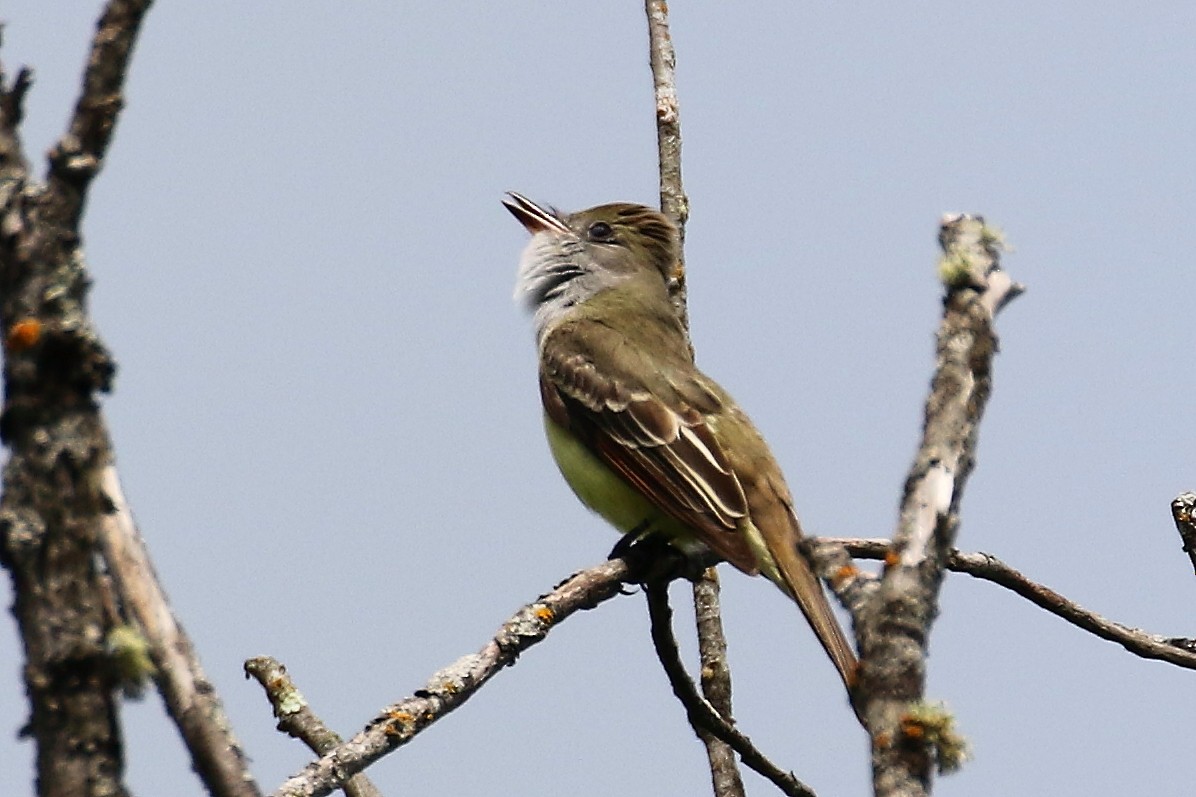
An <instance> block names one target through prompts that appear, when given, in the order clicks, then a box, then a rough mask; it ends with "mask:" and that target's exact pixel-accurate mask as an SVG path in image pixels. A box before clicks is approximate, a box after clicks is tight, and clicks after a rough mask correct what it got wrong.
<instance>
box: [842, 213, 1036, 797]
mask: <svg viewBox="0 0 1196 797" xmlns="http://www.w3.org/2000/svg"><path fill="white" fill-rule="evenodd" d="M939 242H940V244H941V246H942V249H943V256H942V259H941V260H940V275H941V276H942V278H943V281H944V284H945V285H946V286H947V294H946V297H945V299H944V302H943V306H944V312H943V319H942V323H941V324H940V327H939V331H938V336H937V364H936V368H935V374H934V378H933V380H932V382H931V389H930V395H929V397H928V398H927V400H926V410H925V421H924V425H923V434H922V442H921V445H920V446H919V450H918V453H917V456H916V457H915V459H914V463H913V465H912V467H911V468H910V472H909V475H908V477H907V478H906V481H905V490H904V498H903V500H902V504H901V513H900V521H899V523H898V528H897V533H896V535H895V536H894V538H893V542H892V545H891V548H890V553H889V555H888V556H886V558H885V569H884V573H883V575H882V577H881V578H880V579H879V581H874V580H865V579H861V578H858V577H854V574H853V573H851V572H850V569H849V567H848V566H847V565H843V566H841V567H840V568H839V571H838V573H837V575H838V576H839V577H838V578H833V579H832V588H834V589H835V590H836V594H838V595H839V596H840V599H850V600H848V602H847V605H848V607H849V609H850V610H851V612H852V617H853V619H854V621H855V629H856V635H857V637H858V639H859V643H860V651H861V654H862V655H861V665H860V681H859V687H858V693H857V704H858V705H859V706H860V707H861V709H862V713H863V715H864V718H865V720H866V724H867V726H868V729H869V732H870V733H871V735H872V772H873V788H874V790H875V793H876V794H877V795H878V797H893V796H895V795H903V796H905V797H914V796H915V795H923V794H927V793H929V791H930V784H931V775H932V765H933V764H934V763H935V756H936V754H937V751H936V750H935V749H934V748H933V746H932V745H931V744H930V742H929V740H928V738H927V737H926V736H925V735H922V734H917V733H912V732H911V729H912V727H913V726H911V724H910V723H909V721H908V720H909V718H910V717H911V713H910V712H911V710H912V709H913V707H914V706H915V705H916V704H918V703H919V701H921V700H922V698H923V694H924V689H925V679H926V660H925V655H926V642H927V639H928V638H929V634H930V627H931V624H932V623H933V621H934V618H935V616H936V614H937V612H938V593H939V587H940V585H941V583H942V573H943V568H944V566H945V564H946V560H947V552H948V551H949V550H950V549H951V547H952V544H953V543H954V540H955V533H956V530H957V528H958V526H959V504H960V500H961V498H962V496H963V490H964V486H965V484H966V482H967V477H968V475H969V474H970V473H971V470H972V466H973V464H974V458H975V446H976V438H977V436H978V432H979V423H980V419H981V417H982V416H983V414H984V407H985V404H986V403H987V401H988V396H989V391H990V389H991V367H992V358H993V354H994V353H995V351H996V348H997V340H996V334H995V332H994V331H993V326H992V322H993V314H994V313H995V312H996V310H997V309H999V308H1000V307H1002V306H1003V305H1004V304H1005V303H1006V302H1007V301H1008V300H1009V299H1010V298H1012V296H1014V295H1016V294H1017V293H1020V292H1021V290H1022V287H1021V286H1020V285H1016V284H1015V283H1013V282H1012V281H1011V280H1009V278H1008V277H1007V276H1006V275H1005V274H1004V273H1002V272H1001V271H1000V265H999V262H998V256H999V252H1000V249H1001V241H1000V238H999V235H997V234H995V233H994V231H993V230H992V229H991V228H989V227H988V226H986V225H985V224H984V220H983V219H981V218H979V217H974V216H967V215H958V216H948V217H945V218H944V219H943V223H942V227H941V230H940V234H939Z"/></svg>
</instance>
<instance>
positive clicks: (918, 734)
mask: <svg viewBox="0 0 1196 797" xmlns="http://www.w3.org/2000/svg"><path fill="white" fill-rule="evenodd" d="M901 735H902V736H904V737H905V738H907V739H923V738H925V736H926V728H925V726H923V725H922V723H921V722H920V721H918V720H917V719H915V718H913V717H911V716H910V715H908V714H906V715H905V716H904V717H902V718H901Z"/></svg>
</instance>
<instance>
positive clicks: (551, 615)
mask: <svg viewBox="0 0 1196 797" xmlns="http://www.w3.org/2000/svg"><path fill="white" fill-rule="evenodd" d="M533 614H535V615H536V619H537V620H539V621H540V622H542V623H549V622H552V620H553V619H555V618H556V612H554V611H553V610H552V609H550V608H548V607H547V606H537V607H536V608H535V609H534V610H533Z"/></svg>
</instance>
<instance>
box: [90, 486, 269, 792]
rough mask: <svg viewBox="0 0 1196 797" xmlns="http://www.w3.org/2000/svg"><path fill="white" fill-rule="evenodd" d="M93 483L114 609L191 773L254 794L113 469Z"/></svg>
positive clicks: (209, 784) (214, 788)
mask: <svg viewBox="0 0 1196 797" xmlns="http://www.w3.org/2000/svg"><path fill="white" fill-rule="evenodd" d="M100 488H101V489H102V490H103V492H104V494H105V495H106V496H107V497H108V500H109V501H110V502H111V507H112V510H111V512H109V513H108V514H106V515H104V516H103V517H102V518H101V519H100V526H99V535H98V541H99V544H100V548H101V550H102V551H103V555H104V561H105V562H106V563H107V564H108V569H109V572H110V573H111V574H112V577H113V579H114V581H115V582H116V589H117V592H118V594H119V596H120V601H121V606H122V608H123V609H124V611H125V612H126V613H127V614H128V615H129V616H130V618H131V619H132V620H133V621H135V622H136V623H137V626H138V627H139V628H140V630H141V633H142V634H143V635H144V636H145V639H146V641H147V642H148V643H149V649H150V656H151V657H152V659H153V661H154V664H155V665H156V669H157V682H158V688H159V690H160V691H161V692H162V700H163V702H164V703H165V704H166V711H167V713H168V714H169V715H170V718H171V719H172V720H174V723H175V725H176V726H177V727H178V729H179V733H180V734H181V735H182V737H183V742H184V743H185V744H186V746H187V750H188V752H189V753H190V754H191V762H192V765H193V766H194V768H195V772H196V774H198V775H199V777H200V779H201V780H202V781H203V783H204V786H205V787H206V788H207V790H208V792H209V793H210V794H213V795H217V797H255V796H256V795H258V794H260V793H261V792H260V791H259V789H258V787H257V784H256V783H255V782H254V780H253V777H252V776H251V775H250V774H249V768H248V762H247V760H246V758H245V754H244V752H243V751H242V749H241V746H240V743H239V742H238V741H237V739H236V738H235V737H234V736H233V732H232V727H231V724H230V723H229V721H228V716H227V715H226V714H225V713H224V706H223V705H221V703H220V696H219V695H218V694H217V693H216V689H215V687H213V686H212V684H211V682H210V681H209V680H208V679H207V676H206V675H205V674H204V671H203V667H202V666H200V663H199V656H198V654H197V653H196V652H195V647H194V646H193V645H192V644H191V639H190V638H189V637H188V636H187V634H186V632H185V631H183V629H182V626H181V625H180V624H179V622H178V620H177V619H176V618H175V616H174V613H173V612H172V611H171V609H170V604H169V602H168V601H167V599H166V594H165V592H164V591H163V589H162V586H161V584H160V583H159V582H158V575H157V573H156V572H155V570H154V566H153V562H152V561H151V560H150V557H149V551H148V550H147V549H146V547H145V541H144V540H143V539H142V537H141V534H140V533H139V532H138V530H137V526H136V524H135V523H134V521H133V514H132V512H130V511H129V506H128V504H127V502H126V501H125V497H124V493H123V491H122V490H121V486H120V478H119V477H118V475H117V473H116V468H115V467H114V466H112V465H109V466H108V467H106V468H104V469H103V473H102V476H101V482H100Z"/></svg>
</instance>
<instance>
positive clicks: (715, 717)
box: [644, 581, 814, 797]
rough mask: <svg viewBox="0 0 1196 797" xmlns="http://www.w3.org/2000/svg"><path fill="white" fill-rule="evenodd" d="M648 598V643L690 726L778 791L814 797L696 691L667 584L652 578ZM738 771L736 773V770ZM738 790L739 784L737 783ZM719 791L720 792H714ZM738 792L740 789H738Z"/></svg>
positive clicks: (645, 589) (741, 785)
mask: <svg viewBox="0 0 1196 797" xmlns="http://www.w3.org/2000/svg"><path fill="white" fill-rule="evenodd" d="M644 594H645V596H646V597H647V599H648V616H649V618H650V619H651V623H652V644H653V645H654V646H655V647H656V656H657V658H658V659H660V663H661V665H662V666H663V667H664V671H665V673H666V674H667V675H668V677H669V684H670V685H671V686H672V687H673V694H675V695H676V696H677V699H678V700H680V701H681V705H683V706H685V711H686V714H687V716H688V718H689V723H690V725H692V726H693V728H694V730H695V731H696V732H697V733H698V734H699V735H701V734H702V733H703V732H705V733H709V734H713V735H715V736H717V737H718V738H719V739H721V740H722V742H723V743H724V744H725V745H726V746H727V747H729V748H731V749H732V750H734V751H735V752H736V753H738V754H739V756H740V758H741V759H742V760H743V763H744V764H747V766H748V767H749V768H751V769H752V770H753V771H755V772H757V773H759V774H760V775H762V776H764V777H765V778H768V780H769V781H771V782H772V783H773V784H774V785H775V786H776V787H777V788H778V789H780V790H781V792H782V793H784V794H787V795H791V797H814V791H813V790H812V789H811V788H810V787H809V786H807V785H805V784H804V783H802V782H801V781H800V780H798V779H797V778H795V777H794V776H793V773H792V772H785V771H784V770H782V769H781V768H780V767H778V766H777V765H776V764H774V763H773V762H772V761H770V760H769V759H768V758H767V757H766V756H765V755H764V754H763V753H761V752H760V750H759V749H758V748H757V747H756V746H755V745H754V744H752V740H751V739H749V738H748V737H747V736H745V735H744V734H742V733H740V732H739V731H738V730H736V728H735V727H734V726H733V725H731V724H730V723H729V722H728V721H727V720H726V719H724V718H723V717H722V716H720V715H719V713H718V711H717V710H716V709H715V707H714V706H712V705H711V704H710V703H709V702H708V701H707V700H706V699H705V698H704V697H702V696H701V695H700V694H698V690H697V687H695V686H694V682H693V680H692V679H691V678H690V677H689V675H688V674H687V673H686V672H685V666H684V665H683V664H682V663H681V654H680V652H679V651H678V650H677V640H676V638H674V636H673V630H672V623H673V610H672V608H671V607H670V606H669V592H668V584H665V583H662V582H658V581H653V582H649V583H648V584H646V585H645V586H644ZM736 774H738V773H736ZM739 787H740V789H742V787H743V784H742V782H740V784H739ZM717 793H718V794H723V793H724V792H717ZM740 793H742V792H740Z"/></svg>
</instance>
